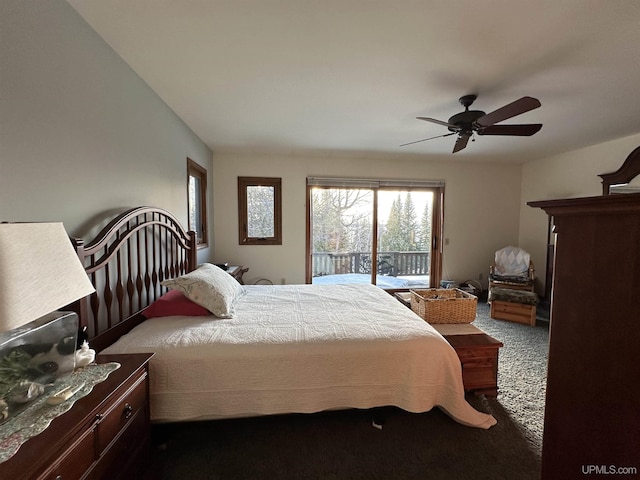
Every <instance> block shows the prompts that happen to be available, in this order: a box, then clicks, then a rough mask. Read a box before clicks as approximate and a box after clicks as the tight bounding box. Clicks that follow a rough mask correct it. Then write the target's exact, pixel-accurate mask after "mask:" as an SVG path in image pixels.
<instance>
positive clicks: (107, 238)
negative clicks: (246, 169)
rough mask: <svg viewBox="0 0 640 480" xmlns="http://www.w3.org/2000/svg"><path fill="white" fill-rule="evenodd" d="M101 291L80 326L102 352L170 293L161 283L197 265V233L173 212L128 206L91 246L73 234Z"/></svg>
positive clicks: (86, 305)
mask: <svg viewBox="0 0 640 480" xmlns="http://www.w3.org/2000/svg"><path fill="white" fill-rule="evenodd" d="M72 242H73V244H74V246H75V248H76V250H77V252H78V256H79V257H80V261H81V262H82V263H83V265H84V267H85V270H86V272H87V274H88V275H89V279H90V280H91V283H93V285H94V287H95V289H96V293H94V294H92V295H89V296H88V297H86V298H84V299H82V300H81V301H80V303H79V306H78V307H77V310H78V314H79V316H80V326H81V328H83V327H86V328H87V334H88V336H89V340H90V343H91V347H92V348H94V349H95V350H97V351H100V350H102V349H104V348H106V347H107V346H109V345H111V344H112V343H113V342H114V341H116V340H117V339H118V338H120V337H121V336H122V335H124V334H125V333H127V332H128V331H129V330H131V329H132V328H133V327H135V326H136V325H138V324H139V323H141V322H142V321H144V317H142V316H141V315H140V311H141V310H143V309H144V308H145V307H147V306H149V305H150V304H151V303H152V302H153V301H155V300H156V299H157V298H158V297H160V296H161V295H162V294H163V293H165V292H166V288H165V287H163V286H162V285H160V282H162V281H163V280H165V279H168V278H173V277H177V276H179V275H182V274H184V273H187V272H190V271H192V270H193V269H194V268H195V267H196V262H197V260H196V235H195V232H192V231H190V232H187V231H186V230H185V229H184V228H182V226H181V225H180V223H179V222H178V220H177V219H176V218H175V217H174V216H173V215H172V214H171V213H169V212H167V211H165V210H162V209H159V208H154V207H137V208H132V209H131V210H127V211H126V212H124V213H121V214H120V215H118V216H117V217H116V218H114V219H113V220H112V221H111V222H109V224H108V225H107V226H106V227H104V228H103V229H102V230H101V231H100V233H98V235H97V236H96V238H95V239H93V240H91V241H90V242H88V243H87V244H86V245H85V243H84V241H83V240H82V239H72Z"/></svg>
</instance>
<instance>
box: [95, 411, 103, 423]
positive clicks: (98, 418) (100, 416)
mask: <svg viewBox="0 0 640 480" xmlns="http://www.w3.org/2000/svg"><path fill="white" fill-rule="evenodd" d="M103 418H104V414H102V413H98V414H97V415H96V423H100V422H101V421H102V419H103Z"/></svg>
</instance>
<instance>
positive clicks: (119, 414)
mask: <svg viewBox="0 0 640 480" xmlns="http://www.w3.org/2000/svg"><path fill="white" fill-rule="evenodd" d="M145 378H146V373H143V374H142V375H140V376H139V377H137V378H136V379H134V380H133V381H132V382H131V383H129V384H127V386H128V387H129V388H128V391H127V392H126V393H125V395H124V396H122V397H120V398H119V399H118V400H117V401H115V402H114V403H113V404H112V407H111V408H109V407H108V408H109V410H108V411H107V412H106V413H105V414H104V416H103V417H102V419H101V420H100V423H99V424H98V454H101V453H102V452H103V451H104V450H105V449H106V448H107V447H108V446H109V444H110V443H111V442H112V441H113V440H114V439H115V438H116V436H117V435H118V433H119V432H120V431H121V430H122V429H123V428H125V426H126V425H127V423H129V421H131V419H133V418H134V416H135V415H136V414H137V413H138V412H139V411H140V410H142V409H144V408H145V406H146V403H147V384H146V382H145V381H144V380H145ZM127 386H125V388H126V387H127Z"/></svg>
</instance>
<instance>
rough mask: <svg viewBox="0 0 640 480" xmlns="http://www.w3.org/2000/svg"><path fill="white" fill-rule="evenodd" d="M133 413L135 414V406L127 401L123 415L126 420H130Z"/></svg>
mask: <svg viewBox="0 0 640 480" xmlns="http://www.w3.org/2000/svg"><path fill="white" fill-rule="evenodd" d="M131 415H133V407H132V406H131V405H129V404H128V403H127V404H125V406H124V411H123V412H122V416H123V417H124V418H125V420H128V419H129V418H131Z"/></svg>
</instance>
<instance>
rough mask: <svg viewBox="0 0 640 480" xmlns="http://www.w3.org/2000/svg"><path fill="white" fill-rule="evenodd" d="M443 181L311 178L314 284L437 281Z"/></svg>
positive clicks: (400, 285) (401, 285)
mask: <svg viewBox="0 0 640 480" xmlns="http://www.w3.org/2000/svg"><path fill="white" fill-rule="evenodd" d="M443 195H444V182H441V181H409V180H408V181H383V180H361V179H329V178H309V179H307V205H308V228H307V282H309V283H314V284H327V283H373V284H375V285H378V286H380V287H382V288H387V289H406V288H408V287H411V288H416V287H418V288H428V287H430V286H437V285H438V283H439V282H440V277H441V258H442V256H441V246H440V242H439V239H440V238H441V231H442V200H443Z"/></svg>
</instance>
